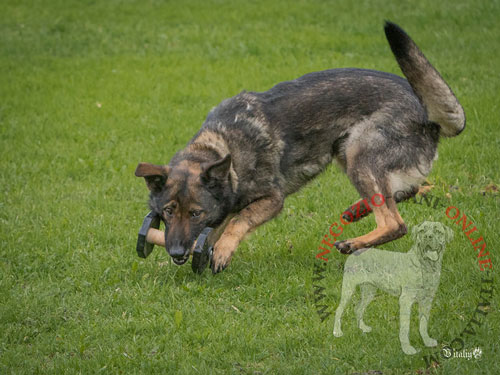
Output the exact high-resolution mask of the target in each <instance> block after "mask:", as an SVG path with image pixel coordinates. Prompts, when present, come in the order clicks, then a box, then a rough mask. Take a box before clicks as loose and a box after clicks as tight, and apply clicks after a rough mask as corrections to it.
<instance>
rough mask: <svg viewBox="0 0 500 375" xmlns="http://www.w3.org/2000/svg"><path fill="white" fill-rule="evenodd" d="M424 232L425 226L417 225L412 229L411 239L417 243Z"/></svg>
mask: <svg viewBox="0 0 500 375" xmlns="http://www.w3.org/2000/svg"><path fill="white" fill-rule="evenodd" d="M423 230H424V228H423V224H420V225H415V226H414V227H413V228H412V229H411V239H412V240H413V241H414V242H416V241H418V234H419V233H420V232H422V231H423Z"/></svg>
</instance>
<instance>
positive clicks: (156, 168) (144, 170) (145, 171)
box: [135, 163, 170, 192]
mask: <svg viewBox="0 0 500 375" xmlns="http://www.w3.org/2000/svg"><path fill="white" fill-rule="evenodd" d="M169 171H170V168H169V167H168V166H166V165H155V164H151V163H139V164H138V165H137V168H136V169H135V175H136V176H137V177H144V179H145V180H146V185H147V186H148V189H149V190H151V191H152V192H159V191H161V189H163V187H164V186H165V182H167V178H168V173H169Z"/></svg>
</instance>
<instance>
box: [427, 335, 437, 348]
mask: <svg viewBox="0 0 500 375" xmlns="http://www.w3.org/2000/svg"><path fill="white" fill-rule="evenodd" d="M437 344H438V342H437V340H434V339H431V338H430V337H429V338H428V339H426V340H424V345H425V346H429V347H432V346H436V345H437Z"/></svg>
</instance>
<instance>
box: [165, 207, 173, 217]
mask: <svg viewBox="0 0 500 375" xmlns="http://www.w3.org/2000/svg"><path fill="white" fill-rule="evenodd" d="M173 214H174V209H173V208H172V207H167V208H165V215H167V216H172V215H173Z"/></svg>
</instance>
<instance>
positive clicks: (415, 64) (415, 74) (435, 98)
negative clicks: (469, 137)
mask: <svg viewBox="0 0 500 375" xmlns="http://www.w3.org/2000/svg"><path fill="white" fill-rule="evenodd" d="M384 29H385V36H386V37H387V40H388V42H389V45H390V46H391V50H392V53H393V54H394V56H395V57H396V60H397V61H398V64H399V66H400V68H401V70H402V71H403V74H404V75H405V76H406V78H407V79H408V82H409V83H410V85H411V87H412V88H413V90H414V91H415V93H416V94H417V96H418V97H419V99H420V101H421V103H422V104H423V105H424V107H425V109H426V110H427V115H428V117H429V121H432V122H435V123H437V124H439V125H440V126H441V130H440V134H441V135H442V136H445V137H454V136H456V135H458V134H460V133H461V132H462V130H464V128H465V113H464V109H463V108H462V106H461V105H460V103H459V102H458V99H457V98H456V97H455V95H454V94H453V91H451V89H450V87H449V86H448V85H447V84H446V82H445V81H444V79H443V78H442V77H441V75H440V74H439V72H438V71H437V70H436V69H435V68H434V67H433V66H432V65H431V63H430V62H429V61H428V60H427V59H426V57H425V56H424V54H423V53H422V52H421V51H420V49H419V48H418V47H417V45H416V44H415V42H413V40H411V38H410V37H409V36H408V35H407V34H406V33H405V32H404V31H403V29H401V28H400V27H399V26H398V25H396V24H394V23H392V22H388V21H386V22H385V27H384Z"/></svg>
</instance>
